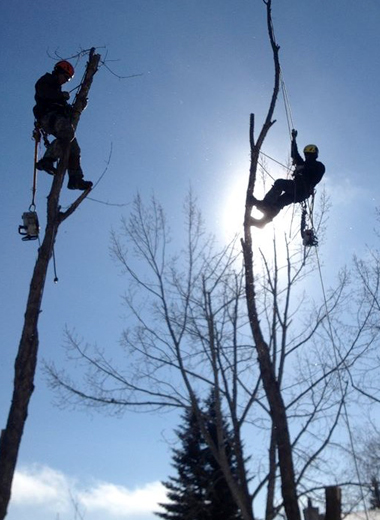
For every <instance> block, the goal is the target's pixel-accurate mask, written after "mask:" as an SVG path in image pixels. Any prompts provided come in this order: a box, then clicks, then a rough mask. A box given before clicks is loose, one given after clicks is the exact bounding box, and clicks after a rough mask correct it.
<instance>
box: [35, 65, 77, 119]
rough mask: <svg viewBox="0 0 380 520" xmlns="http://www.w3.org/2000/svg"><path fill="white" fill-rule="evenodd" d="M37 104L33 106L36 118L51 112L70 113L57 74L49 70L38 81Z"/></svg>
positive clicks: (69, 106)
mask: <svg viewBox="0 0 380 520" xmlns="http://www.w3.org/2000/svg"><path fill="white" fill-rule="evenodd" d="M34 99H35V100H36V104H35V106H34V107H33V113H34V116H35V118H36V119H37V121H38V120H40V119H41V118H42V117H44V116H45V115H46V114H48V113H49V112H53V113H55V114H57V115H58V114H60V115H67V116H69V115H70V109H71V105H69V104H68V103H67V101H66V99H65V97H64V94H63V92H62V88H61V85H60V84H59V81H58V76H57V75H56V74H54V72H53V74H50V73H49V72H48V73H46V74H45V75H44V76H42V77H41V78H40V79H39V80H38V81H37V83H36V94H35V96H34Z"/></svg>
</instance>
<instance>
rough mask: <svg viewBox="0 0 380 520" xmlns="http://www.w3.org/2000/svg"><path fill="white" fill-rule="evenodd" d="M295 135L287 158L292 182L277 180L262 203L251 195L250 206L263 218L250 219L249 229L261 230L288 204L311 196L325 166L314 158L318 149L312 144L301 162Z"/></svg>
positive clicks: (293, 134)
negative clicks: (289, 160)
mask: <svg viewBox="0 0 380 520" xmlns="http://www.w3.org/2000/svg"><path fill="white" fill-rule="evenodd" d="M296 137H297V131H296V130H292V144H291V157H292V159H293V164H294V165H295V170H294V172H293V180H291V179H277V180H276V181H275V182H274V184H273V186H272V188H271V189H270V190H269V191H268V193H267V194H266V195H265V197H264V199H263V200H257V199H256V198H255V197H254V196H253V195H252V199H251V202H252V204H253V205H255V206H256V207H257V209H259V210H260V211H262V212H263V214H264V216H263V217H262V218H261V219H256V218H254V217H251V220H250V225H251V226H256V227H264V226H265V224H268V222H271V221H272V220H273V219H274V217H275V216H276V215H277V214H278V213H279V212H280V211H281V210H282V208H284V207H285V206H288V205H289V204H292V203H294V202H302V201H304V200H306V199H308V198H309V197H310V195H312V194H313V192H314V188H315V186H316V185H317V184H318V183H319V182H320V181H321V179H322V177H323V174H324V173H325V166H324V164H322V163H321V162H320V161H317V158H318V153H319V151H318V147H317V146H315V145H314V144H308V145H307V146H305V148H304V150H303V152H304V155H305V159H303V158H302V157H301V155H300V154H299V152H298V148H297V142H296Z"/></svg>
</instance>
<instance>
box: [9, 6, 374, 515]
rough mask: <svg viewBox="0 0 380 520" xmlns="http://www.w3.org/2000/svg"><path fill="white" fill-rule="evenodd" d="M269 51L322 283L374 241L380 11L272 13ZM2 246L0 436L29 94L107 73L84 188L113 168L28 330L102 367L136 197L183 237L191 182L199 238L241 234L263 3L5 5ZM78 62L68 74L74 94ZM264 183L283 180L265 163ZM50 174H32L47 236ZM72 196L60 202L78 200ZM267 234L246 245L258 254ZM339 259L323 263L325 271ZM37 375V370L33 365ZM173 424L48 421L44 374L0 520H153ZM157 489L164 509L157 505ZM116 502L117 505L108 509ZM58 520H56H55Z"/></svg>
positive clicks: (22, 268) (112, 347)
mask: <svg viewBox="0 0 380 520" xmlns="http://www.w3.org/2000/svg"><path fill="white" fill-rule="evenodd" d="M273 19H274V24H275V32H276V37H277V40H278V42H279V44H280V45H281V51H280V58H281V63H282V69H283V73H284V79H285V82H286V87H287V90H288V94H289V97H290V103H291V108H292V115H293V119H294V123H295V126H296V128H297V129H298V131H299V143H300V145H301V146H303V145H304V144H307V143H308V142H315V143H316V144H318V146H319V148H320V159H321V160H322V161H323V162H324V163H325V165H326V169H327V173H326V176H325V179H324V181H323V185H324V188H325V189H326V192H327V195H328V196H329V197H330V199H331V203H332V208H331V211H330V218H329V223H328V229H327V235H326V242H325V243H324V245H323V247H322V248H321V250H320V255H321V257H322V258H323V260H324V263H325V272H326V277H328V278H329V279H331V280H333V279H334V277H335V275H336V273H337V269H338V268H339V266H341V265H343V264H344V263H345V262H348V261H349V260H350V258H351V256H352V254H353V253H355V252H357V253H360V252H362V251H363V250H364V248H365V246H366V244H371V243H373V242H374V235H373V228H374V227H375V224H376V219H375V209H376V207H378V206H379V192H380V190H379V188H380V180H379V175H378V168H379V166H378V162H379V161H378V139H379V119H380V106H379V95H378V84H379V70H380V67H379V65H380V56H379V52H378V49H379V46H380V35H379V30H378V28H379V24H380V6H379V4H378V2H377V0H366V1H365V2H363V1H362V0H336V1H335V2H330V1H328V0H319V1H316V0H311V1H309V2H305V1H304V0H293V1H291V2H283V1H280V0H273ZM0 39H1V44H2V49H3V50H2V53H1V56H0V65H1V71H2V83H1V86H0V89H1V96H0V104H1V113H2V117H1V121H0V129H1V136H2V143H3V146H2V149H3V153H2V172H3V173H2V189H1V194H0V197H1V205H0V207H1V214H2V218H3V226H2V231H3V242H2V243H3V247H2V253H1V257H0V268H1V271H0V272H1V293H2V301H3V306H2V307H3V308H2V313H1V316H0V330H1V332H2V342H1V343H2V349H1V363H0V381H1V383H0V384H1V393H0V422H1V424H5V422H6V417H7V412H8V408H9V403H10V398H11V390H12V379H13V362H14V358H15V355H16V351H17V347H18V342H19V338H20V331H21V327H22V323H23V314H24V310H25V302H26V296H27V293H28V289H29V281H30V277H31V273H32V269H33V266H34V262H35V258H36V250H37V242H31V243H24V242H22V241H21V239H20V236H19V235H18V233H17V229H18V226H19V224H21V214H22V213H23V212H24V211H26V210H27V209H28V207H29V205H30V202H31V183H32V171H33V170H32V167H33V142H32V140H31V132H32V129H33V116H32V112H31V109H32V106H33V95H34V83H35V81H36V80H37V79H38V78H39V77H40V76H41V75H42V74H44V73H45V72H46V71H50V70H51V69H52V67H53V65H54V60H53V59H52V58H51V56H53V55H54V53H55V52H57V53H58V54H59V55H60V56H62V57H64V58H66V57H68V56H70V55H73V54H76V53H77V52H78V51H79V50H80V49H87V48H90V47H92V46H95V47H98V52H99V53H100V54H102V57H103V58H106V60H107V65H108V66H109V67H110V68H111V69H112V70H113V71H114V72H115V73H116V74H118V75H120V76H128V75H134V74H141V76H138V77H135V78H131V79H119V78H117V77H116V76H115V75H113V74H111V73H110V72H109V71H108V70H107V69H106V68H105V67H102V68H101V69H100V70H99V72H98V73H97V75H96V76H95V79H94V83H93V87H92V90H91V92H90V102H89V106H88V109H87V110H86V112H85V113H84V114H83V116H82V119H81V121H80V125H79V128H78V132H77V137H78V140H79V142H80V145H81V147H82V164H83V169H84V171H85V177H86V179H90V180H93V181H96V180H97V179H98V178H99V177H100V175H101V174H102V172H103V170H104V168H105V167H106V163H107V160H108V157H109V154H110V150H111V147H112V156H111V161H110V164H109V166H108V170H107V173H106V175H105V176H104V178H103V179H102V181H101V182H100V183H99V185H98V186H97V188H96V190H94V192H93V193H92V194H91V197H92V198H94V199H97V200H99V201H104V202H108V203H110V204H114V205H105V204H101V203H99V202H96V201H91V200H87V201H85V202H84V204H82V206H81V207H80V209H79V210H78V211H77V212H76V213H75V214H74V215H73V216H72V217H70V218H69V219H68V220H67V221H66V222H65V223H64V224H63V225H62V226H61V228H60V231H59V235H58V240H57V244H56V251H55V253H56V260H57V269H58V277H59V283H58V284H54V283H53V277H54V273H53V272H52V270H50V272H49V275H48V280H47V285H46V290H45V295H44V301H43V305H42V308H43V312H42V314H41V319H40V329H39V330H40V354H39V359H40V361H42V360H43V359H46V360H54V361H56V362H57V363H58V364H62V366H63V365H64V363H65V358H64V353H63V350H62V348H61V345H62V343H63V341H64V332H63V331H64V327H65V326H66V325H67V326H68V327H69V328H72V329H75V330H76V332H77V333H78V335H79V336H80V337H83V338H85V340H86V341H88V342H89V343H95V342H96V343H97V344H98V345H102V346H103V347H104V348H106V349H107V351H109V352H110V353H112V352H115V355H116V353H117V351H118V348H119V346H118V345H119V339H120V334H121V331H122V329H123V327H124V326H125V324H126V323H125V319H124V315H123V313H124V310H123V307H122V305H121V295H122V293H123V291H124V288H125V286H124V282H123V278H122V277H120V273H119V272H118V269H117V268H116V266H115V265H114V263H113V262H112V260H111V259H110V256H109V235H110V231H111V229H117V228H118V226H119V222H120V218H121V216H123V215H127V214H128V210H129V206H130V204H131V201H132V199H133V197H134V195H135V194H136V193H137V192H140V194H141V195H142V196H143V197H146V198H148V197H150V196H151V195H152V194H155V195H156V196H157V198H158V199H159V200H160V201H161V202H162V204H163V206H164V207H165V209H166V212H167V215H168V219H169V222H170V223H171V226H172V230H173V234H174V236H177V237H178V238H180V236H181V226H180V225H179V222H180V221H181V214H182V203H183V200H184V197H185V195H186V193H187V190H188V188H189V186H190V185H191V186H192V188H193V189H194V192H195V194H196V195H197V196H198V203H199V207H200V209H201V210H202V211H203V214H204V217H205V220H206V224H207V227H208V229H209V230H210V231H213V232H215V233H216V235H217V237H218V239H219V240H220V241H223V240H225V239H226V236H227V235H228V234H229V233H231V232H232V231H239V229H240V226H241V222H242V218H243V211H244V196H245V186H246V182H247V180H248V169H249V142H248V126H249V114H250V113H251V112H254V113H255V114H256V121H257V125H258V126H259V125H260V123H261V122H262V120H263V116H264V114H265V112H266V109H267V106H268V101H269V98H270V95H271V92H272V81H273V63H272V57H271V52H270V48H269V44H268V41H267V35H266V25H265V9H264V5H263V4H262V2H261V0H107V1H106V0H91V1H89V0H75V1H74V0H66V1H65V2H62V1H60V0H58V1H56V2H51V1H47V0H37V1H36V2H29V1H26V0H13V1H12V2H7V3H5V2H2V5H1V7H0ZM84 66H85V61H84V60H82V61H81V62H80V63H79V64H78V66H77V76H76V78H74V80H73V81H72V83H71V84H70V85H69V88H73V87H74V86H76V85H77V84H78V80H79V78H80V77H81V75H82V73H83V70H84ZM276 119H277V123H276V124H275V125H274V127H273V129H272V131H271V132H270V135H269V137H268V140H267V142H266V143H265V146H264V150H263V151H265V152H266V153H267V154H268V155H270V156H272V157H275V158H276V159H277V160H279V161H281V162H286V160H287V158H288V154H289V136H288V132H287V124H286V118H285V113H284V109H283V106H282V104H281V102H279V104H278V110H277V111H276ZM270 167H271V172H272V174H273V175H274V176H275V177H277V176H280V175H282V174H283V173H282V172H281V170H278V169H277V166H275V165H270ZM50 184H51V178H50V177H49V176H48V175H45V174H44V173H42V174H40V175H39V178H38V193H37V211H38V214H39V217H40V221H41V225H42V229H43V226H44V223H45V208H46V196H47V194H48V192H49V189H50ZM74 195H75V194H74V193H73V192H70V191H68V190H67V189H66V188H64V189H63V191H62V205H63V206H65V205H67V204H69V203H70V201H72V200H73V198H74ZM270 232H271V231H270V230H269V228H268V229H267V230H266V231H255V233H256V236H257V239H258V240H265V236H268V233H270ZM331 258H334V262H331V261H330V259H331ZM40 366H41V365H40ZM177 423H178V417H177V415H176V414H164V415H150V414H134V413H130V412H128V413H126V414H125V415H124V416H123V417H121V418H115V417H104V416H99V415H97V414H90V413H87V414H86V413H81V412H78V411H72V410H60V409H59V408H57V407H56V406H55V405H54V396H53V395H52V394H51V392H50V391H49V389H48V388H47V385H46V381H45V379H44V376H43V374H42V371H41V370H40V369H39V370H38V373H37V379H36V390H35V393H34V395H33V398H32V402H31V407H30V414H29V418H28V421H27V425H26V430H25V434H24V438H23V444H22V448H21V453H20V457H19V464H18V473H17V476H16V482H15V490H14V500H13V501H12V504H11V507H10V511H9V516H8V517H9V519H10V520H24V519H25V520H26V519H28V520H29V519H30V518H31V517H34V518H36V517H38V518H39V519H40V520H47V519H52V518H60V520H64V519H69V518H73V517H74V511H73V507H72V501H71V499H70V494H71V495H72V497H74V499H75V500H77V501H78V502H79V504H80V506H81V507H82V508H83V509H82V511H83V512H86V519H87V518H89V519H91V520H98V519H100V518H102V520H111V519H130V520H139V519H141V520H151V519H152V518H153V516H152V514H151V510H152V509H154V505H152V504H154V503H156V502H157V497H159V498H158V500H160V499H161V498H162V489H161V488H160V486H159V484H158V483H159V482H160V481H161V480H163V479H166V478H167V476H168V475H169V474H170V472H171V469H170V446H171V441H172V440H173V433H172V431H173V428H174V427H175V426H176V425H177ZM160 493H161V495H160ZM115 504H117V507H116V508H115ZM57 515H59V516H57Z"/></svg>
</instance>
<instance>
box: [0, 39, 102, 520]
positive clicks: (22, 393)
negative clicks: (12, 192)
mask: <svg viewBox="0 0 380 520" xmlns="http://www.w3.org/2000/svg"><path fill="white" fill-rule="evenodd" d="M99 59H100V56H99V55H98V54H94V49H91V51H90V57H89V62H88V64H87V69H86V75H85V78H84V80H83V83H82V85H81V88H80V90H79V92H78V95H77V98H76V100H75V102H74V104H73V108H74V115H73V125H74V128H75V129H76V127H77V125H78V122H79V118H80V114H81V112H82V108H81V107H82V106H84V105H83V100H84V99H85V98H86V97H87V94H88V91H89V89H90V86H91V83H92V78H93V75H94V74H95V72H96V71H97V67H98V63H99ZM68 156H69V148H68V149H67V150H66V151H65V154H64V156H63V157H62V159H61V160H60V162H59V165H58V171H57V174H56V175H55V176H54V180H53V184H52V188H51V191H50V194H49V197H48V203H47V224H46V229H45V236H44V239H43V242H42V245H41V247H40V248H39V251H38V257H37V260H36V264H35V267H34V271H33V276H32V280H31V284H30V290H29V296H28V300H27V305H26V312H25V319H24V327H23V331H22V335H21V340H20V344H19V349H18V354H17V357H16V360H15V377H14V388H13V396H12V403H11V406H10V409H9V415H8V421H7V425H6V428H5V429H4V430H3V431H2V434H1V439H0V520H3V519H4V518H5V516H6V514H7V509H8V504H9V501H10V497H11V488H12V482H13V477H14V473H15V468H16V463H17V457H18V453H19V449H20V445H21V439H22V435H23V432H24V427H25V423H26V419H27V416H28V406H29V401H30V398H31V396H32V393H33V390H34V376H35V372H36V365H37V354H38V344H39V342H38V318H39V315H40V312H41V303H42V297H43V292H44V287H45V280H46V274H47V270H48V266H49V261H50V258H51V256H52V253H53V248H54V243H55V239H56V236H57V232H58V227H59V224H60V223H61V222H62V221H63V220H65V219H66V218H67V217H68V216H69V215H71V214H72V213H73V212H74V211H75V209H76V208H77V207H78V205H79V204H80V202H81V201H82V200H83V199H84V198H85V197H86V195H87V194H88V191H87V192H84V193H83V194H82V195H81V196H80V197H79V198H78V199H77V201H76V202H75V203H74V204H73V205H72V206H71V207H70V208H69V210H67V211H66V212H65V213H60V211H59V195H60V192H61V188H62V184H63V178H64V174H65V171H66V168H67V161H68Z"/></svg>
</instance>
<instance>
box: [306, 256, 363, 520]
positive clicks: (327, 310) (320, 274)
mask: <svg viewBox="0 0 380 520" xmlns="http://www.w3.org/2000/svg"><path fill="white" fill-rule="evenodd" d="M316 257H317V264H318V272H319V279H320V282H321V288H322V294H323V301H324V306H325V310H326V318H327V323H328V334H329V337H330V340H331V343H332V346H333V352H334V358H335V366H336V367H338V364H339V358H340V361H341V362H342V361H343V360H342V357H341V355H340V353H339V351H338V349H337V346H336V344H335V340H334V334H333V327H332V323H331V319H330V312H329V309H328V305H327V297H326V291H325V285H324V282H323V276H322V268H321V263H320V261H319V255H318V249H316ZM344 366H345V364H344ZM336 372H337V374H338V381H339V388H340V392H341V395H342V400H343V412H344V420H345V423H346V426H347V431H348V437H349V442H350V446H351V450H352V457H353V460H354V465H355V471H356V475H357V478H358V483H359V488H360V494H361V500H362V502H363V506H364V513H365V517H366V520H369V515H368V510H367V506H366V503H365V497H364V493H363V484H362V481H361V475H360V470H359V465H358V457H357V455H356V450H355V443H354V438H353V434H352V428H351V425H350V419H349V415H348V410H347V405H346V399H345V388H344V382H343V380H342V374H341V371H340V370H339V369H337V371H336ZM345 386H346V387H347V383H346V385H345Z"/></svg>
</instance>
